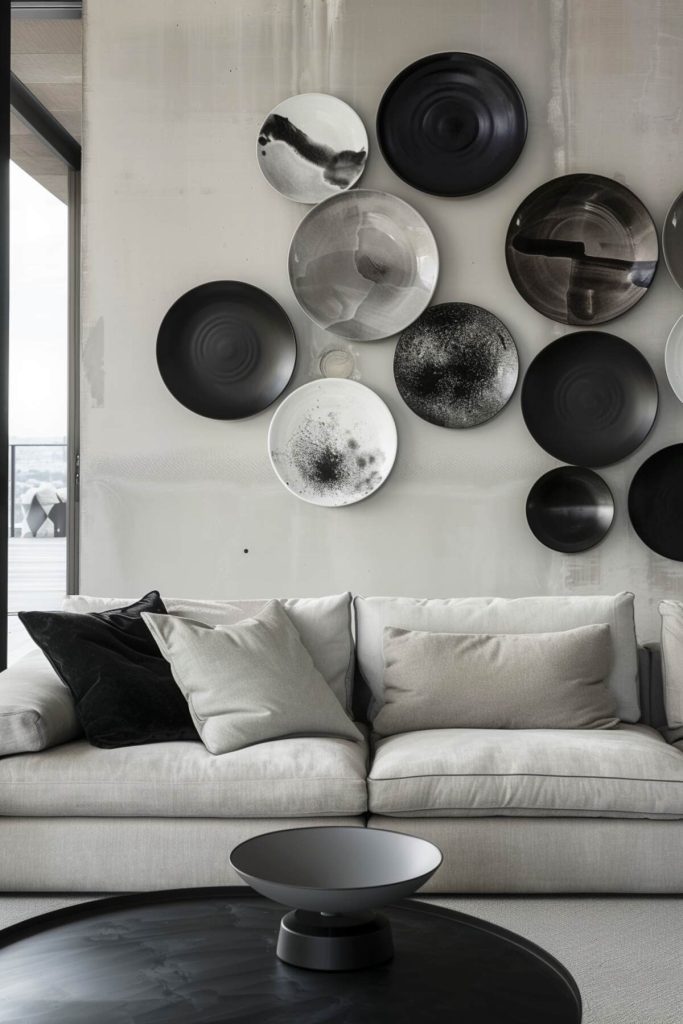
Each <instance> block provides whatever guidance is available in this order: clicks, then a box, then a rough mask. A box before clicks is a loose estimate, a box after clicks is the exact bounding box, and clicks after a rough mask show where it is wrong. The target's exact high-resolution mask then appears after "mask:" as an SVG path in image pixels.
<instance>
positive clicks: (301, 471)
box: [268, 379, 398, 507]
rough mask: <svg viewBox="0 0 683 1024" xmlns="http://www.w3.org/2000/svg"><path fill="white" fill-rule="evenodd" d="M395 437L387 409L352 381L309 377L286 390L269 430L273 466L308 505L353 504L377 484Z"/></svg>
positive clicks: (395, 443)
mask: <svg viewBox="0 0 683 1024" xmlns="http://www.w3.org/2000/svg"><path fill="white" fill-rule="evenodd" d="M397 446H398V439H397V434H396V424H395V423H394V418H393V416H392V415H391V413H390V412H389V410H388V408H387V407H386V405H385V404H384V402H383V401H382V399H381V398H380V397H379V395H376V394H375V392H374V391H371V390H370V388H366V387H365V385H364V384H359V383H358V382H357V381H354V380H339V379H328V380H314V381H312V382H311V383H310V384H304V385H303V387H300V388H298V389H297V390H296V391H293V392H292V394H291V395H289V396H288V397H287V398H286V399H285V400H284V402H283V403H282V405H280V407H279V408H278V410H277V412H276V413H275V415H274V416H273V419H272V420H271V423H270V430H269V431H268V452H269V454H270V461H271V463H272V466H273V469H274V470H275V473H276V474H277V476H278V478H279V480H280V482H281V483H282V484H284V486H285V487H286V488H287V490H288V491H291V492H292V494H295V495H296V497H297V498H301V500H302V501H308V502H310V503H311V504H312V505H325V506H327V507H336V506H340V505H352V504H354V503H355V502H357V501H362V500H363V498H367V497H369V496H370V495H371V494H374V492H375V491H376V490H377V489H378V488H379V487H381V486H382V484H383V483H384V481H385V480H386V478H387V477H388V476H389V473H390V472H391V470H392V467H393V465H394V460H395V458H396V450H397Z"/></svg>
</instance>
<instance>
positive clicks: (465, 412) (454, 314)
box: [394, 302, 519, 427]
mask: <svg viewBox="0 0 683 1024" xmlns="http://www.w3.org/2000/svg"><path fill="white" fill-rule="evenodd" d="M518 373H519V359H518V356H517V348H516V346H515V343H514V340H513V338H512V335H511V334H510V332H509V331H508V329H507V327H506V326H505V324H503V323H502V322H501V321H500V320H499V319H498V317H496V316H494V315H493V313H489V311H488V310H486V309H482V308H481V307H480V306H473V305H470V304H469V303H467V302H442V303H440V304H439V305H436V306H430V307H429V309H426V310H425V311H424V313H423V314H422V316H420V317H419V318H418V319H417V320H416V321H415V323H413V324H411V325H410V327H407V328H406V330H405V331H403V333H402V334H401V337H400V338H399V340H398V344H397V346H396V352H395V354H394V377H395V379H396V385H397V387H398V390H399V393H400V395H401V398H402V399H403V400H404V402H405V403H406V404H407V405H408V406H410V408H411V409H412V410H413V412H414V413H417V415H418V416H420V417H421V418H422V419H423V420H427V422H428V423H435V424H436V425H437V426H439V427H474V426H477V424H479V423H484V422H485V421H486V420H490V419H491V417H492V416H495V415H496V413H498V412H500V410H501V409H502V408H503V406H504V405H506V403H507V402H508V401H509V399H510V397H511V395H512V393H513V391H514V390H515V385H516V384H517V376H518Z"/></svg>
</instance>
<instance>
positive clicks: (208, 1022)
mask: <svg viewBox="0 0 683 1024" xmlns="http://www.w3.org/2000/svg"><path fill="white" fill-rule="evenodd" d="M385 913H386V914H387V916H388V917H389V919H390V921H391V925H392V929H393V934H394V944H395V956H394V959H393V960H392V961H390V962H389V963H387V964H386V965H383V966H381V967H373V968H370V969H368V970H364V971H354V972H340V973H325V972H318V971H307V970H304V969H302V968H299V967H291V966H290V965H289V964H285V963H282V961H280V960H278V959H277V957H276V956H275V943H276V939H277V932H278V924H279V921H280V917H281V916H282V907H278V906H277V904H274V903H271V902H270V901H269V900H267V899H264V898H263V897H261V896H258V895H256V894H253V893H251V892H250V891H249V890H244V889H240V888H214V889H180V890H177V891H170V892H157V893H143V894H140V895H133V896H119V897H114V898H112V899H105V900H98V901H95V902H92V903H84V904H80V905H78V906H75V907H70V908H68V909H66V910H58V911H55V912H54V913H51V914H44V915H43V916H41V917H36V918H32V919H31V920H29V921H25V922H22V923H21V924H18V925H14V926H12V927H11V928H7V929H5V930H4V931H3V932H0V1024H9V1022H13V1024H14V1022H19V1021H20V1022H21V1024H34V1022H35V1024H37V1022H40V1024H65V1022H68V1024H135V1022H139V1024H175V1022H178V1024H180V1022H182V1024H224V1022H232V1021H241V1022H244V1024H247V1022H248V1024H292V1022H297V1024H377V1022H378V1021H384V1020H387V1021H391V1022H392V1024H415V1022H418V1021H419V1022H420V1024H431V1022H434V1024H436V1022H437V1021H438V1022H439V1024H442V1022H450V1021H459V1020H461V1021H466V1022H467V1024H579V1022H580V1021H581V998H580V996H579V992H578V989H577V987H576V984H575V983H574V981H573V979H572V977H571V975H570V974H569V973H568V971H566V970H565V968H564V967H563V966H562V965H561V964H560V963H558V962H557V960H555V959H554V958H553V957H551V956H550V955H549V954H548V953H545V952H544V951H543V950H542V949H540V948H539V947H538V946H535V945H533V943H531V942H527V941H526V939H523V938H521V937H520V936H519V935H514V934H513V933H512V932H508V931H505V930H504V929H502V928H498V927H497V926H496V925H492V924H488V923H486V922H484V921H479V920H477V919H476V918H474V917H469V916H467V915H466V914H459V913H455V912H454V911H450V910H444V909H442V908H440V907H433V906H430V905H427V904H424V903H422V902H418V901H417V900H405V901H403V902H401V903H399V904H396V905H395V906H392V907H388V908H387V909H386V911H385Z"/></svg>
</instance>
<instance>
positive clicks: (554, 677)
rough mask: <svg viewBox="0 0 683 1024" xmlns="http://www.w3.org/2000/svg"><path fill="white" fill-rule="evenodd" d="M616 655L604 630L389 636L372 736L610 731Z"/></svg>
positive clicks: (601, 627) (406, 632)
mask: <svg viewBox="0 0 683 1024" xmlns="http://www.w3.org/2000/svg"><path fill="white" fill-rule="evenodd" d="M611 647H612V645H611V640H610V631H609V626H607V625H605V624H603V625H597V626H580V627H579V628H578V629H568V630H564V631H562V632H559V633H531V634H529V635H526V636H515V635H510V634H499V635H486V634H480V633H425V632H421V631H419V630H406V629H391V628H387V629H385V630H384V661H385V670H384V705H383V707H382V708H381V710H380V712H379V714H378V715H377V716H376V718H375V720H374V723H373V728H374V731H375V732H376V733H377V734H378V735H379V736H391V735H394V734H395V733H402V732H410V731H413V730H416V729H448V728H455V729H458V728H459V729H600V728H609V727H611V726H614V725H616V724H617V722H618V719H617V718H616V715H615V711H616V704H615V701H614V698H613V697H612V695H611V693H610V692H609V690H608V689H607V687H606V685H605V683H604V679H605V677H606V676H607V674H608V672H609V669H610V663H611V658H612V649H611Z"/></svg>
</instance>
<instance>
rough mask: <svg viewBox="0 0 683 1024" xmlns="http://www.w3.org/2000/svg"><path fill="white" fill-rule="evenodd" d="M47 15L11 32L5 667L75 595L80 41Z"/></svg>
mask: <svg viewBox="0 0 683 1024" xmlns="http://www.w3.org/2000/svg"><path fill="white" fill-rule="evenodd" d="M45 11H46V8H45V5H42V6H41V7H40V8H39V9H38V12H37V16H34V15H35V11H34V10H33V9H32V8H31V5H26V4H18V5H16V7H13V13H14V17H13V18H12V26H11V28H12V33H11V39H12V49H11V72H12V74H11V76H10V107H11V110H10V131H9V155H10V163H9V197H8V210H9V245H8V247H7V254H8V266H9V332H8V346H7V347H8V356H9V371H8V414H7V427H8V434H7V437H8V442H9V443H8V448H7V541H6V542H7V587H6V602H7V603H6V612H7V662H8V663H9V664H11V663H12V662H13V661H15V660H16V659H17V658H18V657H20V656H21V655H22V654H23V653H25V652H26V651H27V650H29V649H31V646H32V645H31V642H30V641H29V639H28V636H27V635H26V633H25V632H24V630H23V628H22V626H21V624H20V622H19V620H18V618H17V612H19V611H22V610H33V609H48V608H58V607H59V606H60V605H61V602H62V599H63V597H64V595H65V594H66V593H67V592H68V591H73V590H75V589H76V587H77V551H76V547H77V535H76V526H77V508H76V502H77V497H78V495H77V483H78V476H77V474H78V445H77V441H78V402H77V398H78V366H77V362H78V360H77V352H78V334H79V330H78V326H79V325H78V276H79V267H78V255H79V244H78V243H79V212H80V210H79V205H80V191H79V169H80V145H79V142H78V138H79V137H80V105H81V100H80V89H81V84H80V83H81V53H80V46H81V36H80V21H77V20H75V19H74V18H73V17H71V16H70V17H69V18H67V19H62V18H60V17H57V16H55V14H54V13H53V15H52V16H50V17H46V16H45ZM69 12H70V13H73V9H72V8H69ZM57 13H58V12H57ZM72 133H74V134H72ZM74 135H75V136H76V137H74ZM0 646H1V644H0Z"/></svg>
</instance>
